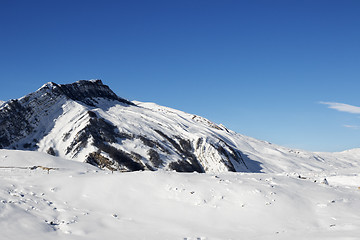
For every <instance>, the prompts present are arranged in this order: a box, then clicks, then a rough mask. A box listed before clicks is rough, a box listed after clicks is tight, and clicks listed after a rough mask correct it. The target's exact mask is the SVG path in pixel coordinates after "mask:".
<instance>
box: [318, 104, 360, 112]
mask: <svg viewBox="0 0 360 240" xmlns="http://www.w3.org/2000/svg"><path fill="white" fill-rule="evenodd" d="M319 103H320V104H324V105H328V108H331V109H335V110H337V111H340V112H347V113H353V114H360V107H357V106H353V105H349V104H345V103H337V102H319Z"/></svg>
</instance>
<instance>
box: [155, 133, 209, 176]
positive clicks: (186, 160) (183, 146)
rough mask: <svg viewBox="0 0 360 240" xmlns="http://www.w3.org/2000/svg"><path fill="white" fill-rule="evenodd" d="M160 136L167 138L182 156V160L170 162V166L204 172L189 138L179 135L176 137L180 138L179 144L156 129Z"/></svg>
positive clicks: (175, 168) (181, 169) (186, 170)
mask: <svg viewBox="0 0 360 240" xmlns="http://www.w3.org/2000/svg"><path fill="white" fill-rule="evenodd" d="M154 131H155V132H157V133H158V134H159V135H160V136H162V137H163V138H164V139H166V140H167V141H168V142H169V143H171V145H172V146H173V147H174V148H175V149H176V150H177V153H178V155H179V156H180V157H181V158H182V161H178V162H172V163H170V164H169V168H170V169H172V170H175V171H177V172H199V173H204V172H205V171H204V169H203V167H202V166H201V164H200V163H199V161H198V160H197V158H196V156H195V154H194V153H193V152H194V149H193V147H192V146H191V143H190V141H189V140H185V139H183V138H181V137H179V136H176V138H177V139H178V140H179V144H178V143H177V142H176V141H175V140H174V139H172V138H170V137H169V136H167V135H166V134H165V133H163V132H162V131H160V130H158V129H154Z"/></svg>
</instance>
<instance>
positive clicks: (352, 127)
mask: <svg viewBox="0 0 360 240" xmlns="http://www.w3.org/2000/svg"><path fill="white" fill-rule="evenodd" d="M344 127H346V128H351V129H355V130H359V129H360V126H355V125H344Z"/></svg>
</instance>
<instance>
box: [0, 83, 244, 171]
mask: <svg viewBox="0 0 360 240" xmlns="http://www.w3.org/2000/svg"><path fill="white" fill-rule="evenodd" d="M218 132H221V133H223V134H225V133H226V132H228V130H227V129H225V128H224V127H222V126H218V125H216V124H214V123H211V122H210V121H208V120H206V119H204V118H201V117H199V116H195V115H191V114H186V113H183V112H180V111H176V110H173V109H169V108H165V107H161V106H157V105H155V104H142V103H140V105H139V106H137V105H136V104H134V103H132V102H130V101H128V100H125V99H123V98H120V97H118V96H117V95H116V94H115V93H114V92H113V91H111V89H110V88H109V87H108V86H106V85H104V84H103V83H102V82H101V81H100V80H91V81H85V80H82V81H78V82H75V83H72V84H56V83H47V84H45V85H44V86H42V87H41V88H40V89H39V90H37V91H36V92H34V93H31V94H29V95H27V96H25V97H23V98H20V99H17V100H11V101H9V102H7V103H6V104H4V105H3V106H1V107H0V148H10V149H28V150H34V151H42V152H47V153H49V154H51V155H58V156H62V157H65V158H68V159H73V160H78V161H86V162H88V163H90V164H93V165H96V166H99V167H101V168H108V169H111V170H113V171H114V170H123V171H136V170H156V169H160V168H161V169H169V170H175V171H179V172H193V171H197V172H209V171H247V170H248V166H247V165H246V163H245V160H244V158H243V157H242V153H241V151H240V150H239V149H237V148H236V146H235V145H234V144H233V143H231V142H229V141H228V140H227V139H226V138H224V137H223V136H222V135H221V134H220V135H218Z"/></svg>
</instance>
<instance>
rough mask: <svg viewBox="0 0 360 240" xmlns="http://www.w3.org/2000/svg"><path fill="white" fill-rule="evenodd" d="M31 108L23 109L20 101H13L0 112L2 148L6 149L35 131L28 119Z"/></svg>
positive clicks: (0, 141)
mask: <svg viewBox="0 0 360 240" xmlns="http://www.w3.org/2000/svg"><path fill="white" fill-rule="evenodd" d="M31 112H32V109H31V108H25V107H23V106H22V105H21V104H20V103H19V101H18V100H11V101H9V102H8V103H7V105H5V106H4V107H3V108H2V109H1V110H0V148H5V147H8V146H9V145H11V144H12V143H14V142H16V141H17V140H19V139H21V138H23V137H24V134H25V135H26V134H29V133H30V132H31V131H33V127H31V125H30V124H29V122H28V120H27V119H26V115H29V114H30V113H31Z"/></svg>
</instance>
